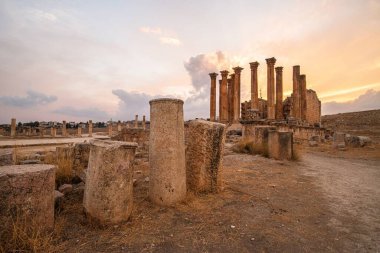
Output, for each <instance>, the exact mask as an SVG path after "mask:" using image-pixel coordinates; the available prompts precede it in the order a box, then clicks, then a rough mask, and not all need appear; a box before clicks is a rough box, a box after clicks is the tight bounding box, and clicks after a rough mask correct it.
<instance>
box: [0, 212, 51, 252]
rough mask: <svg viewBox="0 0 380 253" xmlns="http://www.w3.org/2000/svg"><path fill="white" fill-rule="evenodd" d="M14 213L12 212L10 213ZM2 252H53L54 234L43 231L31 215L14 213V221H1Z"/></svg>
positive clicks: (0, 244) (0, 248)
mask: <svg viewBox="0 0 380 253" xmlns="http://www.w3.org/2000/svg"><path fill="white" fill-rule="evenodd" d="M10 212H12V211H10ZM1 222H2V224H1V226H2V227H4V229H1V231H0V242H1V243H0V252H4V253H5V252H51V251H52V250H51V249H52V241H53V232H48V231H43V230H42V229H41V228H40V227H39V226H38V225H37V224H36V223H35V222H34V220H33V217H32V216H31V215H27V214H25V212H21V211H19V210H17V211H13V215H12V219H5V218H4V217H3V219H1Z"/></svg>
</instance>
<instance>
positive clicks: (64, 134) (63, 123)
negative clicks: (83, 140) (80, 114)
mask: <svg viewBox="0 0 380 253" xmlns="http://www.w3.org/2000/svg"><path fill="white" fill-rule="evenodd" d="M62 136H63V137H67V129H66V120H64V121H62Z"/></svg>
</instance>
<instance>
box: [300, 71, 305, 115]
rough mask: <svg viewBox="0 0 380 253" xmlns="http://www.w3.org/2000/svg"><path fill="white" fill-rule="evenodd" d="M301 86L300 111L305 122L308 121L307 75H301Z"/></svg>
mask: <svg viewBox="0 0 380 253" xmlns="http://www.w3.org/2000/svg"><path fill="white" fill-rule="evenodd" d="M299 85H300V91H301V96H300V105H301V106H300V111H301V119H302V120H303V121H306V117H307V100H306V96H307V89H306V75H300V79H299Z"/></svg>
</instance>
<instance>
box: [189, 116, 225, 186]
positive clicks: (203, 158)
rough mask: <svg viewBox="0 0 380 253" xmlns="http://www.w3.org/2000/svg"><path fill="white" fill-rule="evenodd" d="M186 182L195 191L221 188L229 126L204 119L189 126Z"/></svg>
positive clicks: (190, 123)
mask: <svg viewBox="0 0 380 253" xmlns="http://www.w3.org/2000/svg"><path fill="white" fill-rule="evenodd" d="M186 133H187V136H186V139H187V145H186V182H187V187H188V189H189V190H191V191H194V192H218V191H219V190H221V188H222V167H223V165H222V158H223V149H224V141H225V136H226V126H225V125H224V124H219V123H213V122H209V121H204V120H193V121H190V122H189V124H188V128H187V131H186Z"/></svg>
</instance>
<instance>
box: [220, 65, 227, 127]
mask: <svg viewBox="0 0 380 253" xmlns="http://www.w3.org/2000/svg"><path fill="white" fill-rule="evenodd" d="M220 73H221V75H222V83H221V86H220V94H219V99H220V101H221V102H220V105H221V108H222V110H221V111H220V112H221V114H220V115H219V117H220V119H219V121H220V122H222V123H227V122H228V97H227V76H228V71H227V70H223V71H220Z"/></svg>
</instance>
